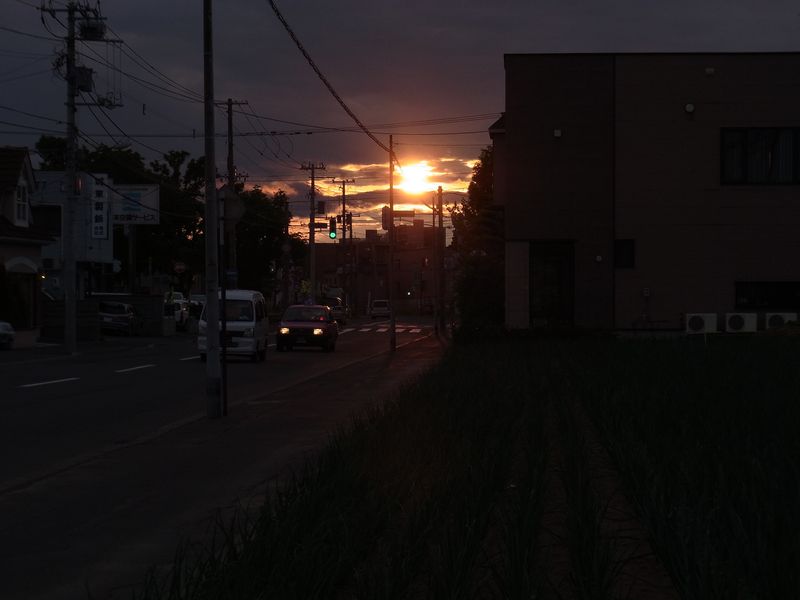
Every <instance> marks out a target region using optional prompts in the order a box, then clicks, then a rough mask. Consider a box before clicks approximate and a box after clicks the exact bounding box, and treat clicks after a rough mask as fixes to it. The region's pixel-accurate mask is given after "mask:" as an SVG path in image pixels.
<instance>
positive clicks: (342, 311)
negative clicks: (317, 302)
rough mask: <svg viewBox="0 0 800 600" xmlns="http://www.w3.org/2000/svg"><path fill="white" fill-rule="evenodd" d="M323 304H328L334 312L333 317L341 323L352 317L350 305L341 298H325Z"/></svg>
mask: <svg viewBox="0 0 800 600" xmlns="http://www.w3.org/2000/svg"><path fill="white" fill-rule="evenodd" d="M323 304H325V305H327V306H328V307H329V308H330V309H331V312H332V313H333V318H334V319H336V322H337V323H339V324H340V325H344V324H346V323H347V319H349V318H350V307H348V306H347V305H346V304H345V303H344V302H342V299H341V298H325V299H324V302H323Z"/></svg>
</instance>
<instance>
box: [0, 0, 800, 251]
mask: <svg viewBox="0 0 800 600" xmlns="http://www.w3.org/2000/svg"><path fill="white" fill-rule="evenodd" d="M45 4H46V5H47V6H48V7H50V6H52V7H53V8H63V6H64V2H63V0H53V1H52V2H50V0H47V2H46V3H45ZM277 5H278V7H279V9H280V10H281V12H282V13H283V16H284V17H285V19H286V20H287V22H288V23H289V25H290V27H291V28H292V29H293V31H294V33H295V34H296V36H297V37H298V39H299V40H300V41H301V43H302V45H303V47H304V48H305V49H306V51H307V52H308V53H309V55H310V56H311V58H312V60H313V61H314V63H315V64H316V66H317V67H318V69H319V70H320V71H321V72H322V73H323V75H324V76H325V78H326V79H327V80H328V81H329V82H330V84H331V85H332V86H333V88H334V89H335V91H336V93H337V94H338V95H339V96H340V97H341V98H342V99H343V100H344V102H345V103H346V104H347V106H348V107H349V108H350V110H351V111H352V112H353V113H355V114H356V116H357V117H358V118H359V119H360V120H361V122H362V123H364V124H366V125H367V126H368V127H369V129H370V130H371V131H372V132H373V133H374V135H375V136H376V137H377V138H378V139H379V140H381V141H382V143H383V144H384V145H388V139H389V134H392V135H393V137H394V143H395V152H396V154H397V157H398V159H399V162H400V171H399V172H398V174H397V177H396V181H395V185H396V189H397V195H396V198H395V200H396V203H397V204H398V205H400V208H410V207H415V208H416V209H417V210H419V211H420V212H424V211H426V210H427V209H426V208H425V206H424V205H425V204H426V203H429V202H430V200H431V195H432V193H433V191H434V190H435V189H436V187H437V186H438V185H441V186H442V187H443V188H444V190H445V191H446V192H447V194H446V195H445V202H446V203H450V204H452V203H454V202H457V201H458V199H459V197H460V196H459V193H460V194H463V193H464V192H465V191H466V187H467V184H468V182H469V178H470V173H471V168H472V166H473V165H474V161H475V160H476V159H477V158H478V156H479V154H480V150H481V148H482V147H485V146H486V145H488V144H489V142H490V140H489V136H488V133H487V129H488V127H489V125H491V123H492V122H493V121H494V120H496V119H497V118H498V117H499V116H500V113H501V112H502V111H503V109H504V70H503V55H504V53H526V52H661V51H690V52H693V51H712V52H718V51H789V50H797V49H798V47H800V17H799V16H798V12H799V11H800V9H798V8H797V6H796V5H795V4H794V3H791V2H789V1H788V0H772V1H770V2H768V3H764V2H760V1H757V0H740V1H738V2H736V3H731V2H723V1H722V0H713V1H711V0H697V1H689V0H676V1H674V2H669V3H657V2H642V1H641V0H610V1H609V2H604V3H597V2H592V1H590V0H570V1H566V2H565V1H563V0H542V1H537V2H533V1H531V0H501V1H500V2H494V3H487V2H476V1H471V0H470V1H467V2H456V1H455V0H441V1H437V2H430V1H429V0H425V1H422V0H406V1H404V2H394V1H389V0H342V1H339V2H325V1H323V0H293V1H292V2H288V1H287V0H277ZM3 6H4V8H5V9H6V10H5V11H4V18H3V23H2V25H0V83H2V86H3V87H2V89H3V94H2V99H1V100H0V121H2V123H0V144H11V145H28V146H30V147H32V146H33V144H34V143H35V141H36V139H38V135H39V134H41V133H50V134H58V133H60V132H63V131H64V124H63V121H64V120H65V108H64V100H65V95H66V93H65V84H64V82H63V80H61V79H59V78H58V77H57V76H55V75H54V74H53V71H52V66H51V63H52V62H53V58H54V53H55V52H56V51H57V50H58V49H59V48H60V47H61V45H62V44H61V42H60V38H62V37H63V36H64V31H65V30H64V24H65V22H66V21H65V18H66V17H65V15H64V13H54V14H52V15H51V14H44V15H43V14H41V13H40V11H39V10H38V8H37V7H38V6H39V2H38V0H3ZM201 7H202V2H200V1H199V0H176V1H171V2H156V1H155V0H139V1H137V2H130V1H128V0H106V1H104V2H103V3H102V4H101V8H102V14H103V16H104V17H106V18H107V21H106V22H107V24H108V26H109V37H110V38H114V39H117V40H121V41H122V42H124V43H122V44H104V43H85V44H79V47H78V50H79V52H80V54H81V63H82V64H84V65H85V66H88V67H91V68H92V69H94V71H95V74H94V80H95V92H96V94H97V95H98V96H102V97H105V98H113V99H115V100H117V101H121V103H122V104H123V106H121V107H118V108H114V109H113V110H108V109H102V108H97V107H95V108H93V109H91V110H90V109H88V108H86V107H83V108H81V109H80V111H79V115H78V126H79V128H80V130H81V132H82V134H83V135H85V136H86V137H85V138H84V141H83V143H85V144H87V143H88V144H91V143H101V142H102V143H106V144H109V145H113V144H121V145H124V144H129V145H130V148H132V149H133V150H136V151H137V152H140V153H141V154H143V155H144V156H145V157H146V159H147V160H148V161H149V160H152V159H154V158H157V157H158V156H159V155H160V154H161V153H163V152H166V151H168V150H174V149H185V150H188V151H189V152H190V153H191V154H192V156H200V155H202V153H203V140H202V135H203V105H202V93H203V54H202V10H201ZM214 44H215V47H214V53H215V63H214V64H215V77H214V80H215V97H216V98H217V99H218V100H219V101H225V100H226V99H227V98H233V99H234V100H237V101H246V102H247V105H244V106H240V107H237V108H236V110H235V114H234V131H235V135H236V138H235V140H236V141H235V162H236V164H237V167H238V168H239V169H240V170H241V171H243V172H245V173H247V175H248V178H247V185H248V186H251V185H260V186H262V188H263V189H265V190H269V191H272V190H276V189H283V190H285V191H286V192H287V194H289V196H290V201H291V208H292V211H293V213H294V214H295V215H296V216H297V218H296V219H295V225H296V227H297V230H298V231H307V227H306V226H304V224H305V223H307V219H308V206H309V202H308V192H309V182H308V175H309V173H308V171H303V170H301V169H300V166H301V165H302V164H304V163H309V162H314V163H320V162H321V163H324V164H325V166H326V169H325V170H324V171H320V172H319V173H318V179H317V189H318V193H319V194H320V198H321V199H326V200H327V202H328V206H327V208H328V211H329V212H330V213H331V214H332V213H333V212H334V211H337V210H340V209H341V204H340V202H341V190H340V188H339V186H338V185H336V184H333V183H331V180H332V179H334V178H336V179H355V180H356V181H355V183H354V184H348V185H347V202H348V206H350V207H352V211H353V213H354V214H355V215H357V216H356V218H355V219H354V223H355V230H356V236H358V237H361V236H363V231H364V229H368V228H376V227H379V225H380V223H379V221H380V207H381V206H383V205H384V204H385V203H386V202H387V185H388V162H387V161H388V156H387V154H386V152H385V151H384V150H382V149H381V148H380V147H379V146H378V145H377V144H376V143H375V142H374V141H373V140H371V139H370V138H369V137H367V136H366V135H365V134H364V133H363V132H361V131H360V130H359V129H358V127H357V126H356V125H355V123H354V122H353V120H352V119H351V118H350V117H349V116H348V115H347V114H346V113H345V111H344V110H343V109H342V107H341V106H340V105H339V103H338V102H337V101H336V100H335V99H334V97H333V95H332V94H331V93H330V92H329V90H328V89H326V87H325V86H324V85H323V83H322V82H321V81H320V78H319V77H318V76H317V74H316V73H315V72H314V70H313V69H312V68H311V66H310V65H309V63H308V62H307V61H306V59H305V58H304V57H303V55H302V54H301V53H300V51H299V50H298V49H297V47H296V46H295V44H294V42H293V41H292V40H291V38H290V37H289V35H288V33H287V31H286V30H285V29H284V27H283V26H282V25H281V23H280V22H279V21H278V19H277V18H276V16H275V14H274V13H273V11H272V9H271V7H270V4H269V2H268V1H266V0H225V2H221V1H219V0H217V1H216V2H215V3H214ZM542 93H546V90H543V92H542ZM87 99H90V98H88V97H87ZM215 118H216V129H217V131H218V133H219V134H223V133H224V132H225V127H226V117H225V114H224V110H223V109H220V110H219V111H218V112H217V113H216V117H215ZM87 140H88V141H87ZM216 164H217V168H218V170H219V171H220V172H222V171H224V170H225V164H226V145H225V140H224V138H222V137H220V138H219V141H218V144H217V150H216ZM429 218H430V217H429V215H428V216H427V219H428V220H429ZM320 237H322V236H320Z"/></svg>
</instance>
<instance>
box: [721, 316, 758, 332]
mask: <svg viewBox="0 0 800 600" xmlns="http://www.w3.org/2000/svg"><path fill="white" fill-rule="evenodd" d="M725 331H727V332H728V333H752V332H755V331H758V315H757V314H756V313H725Z"/></svg>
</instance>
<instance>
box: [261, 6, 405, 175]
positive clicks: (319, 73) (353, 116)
mask: <svg viewBox="0 0 800 600" xmlns="http://www.w3.org/2000/svg"><path fill="white" fill-rule="evenodd" d="M267 1H268V2H269V5H270V6H271V7H272V11H273V12H274V13H275V16H277V17H278V20H279V21H280V22H281V24H282V25H283V28H284V29H286V32H287V33H288V34H289V37H291V38H292V41H294V43H295V45H296V46H297V49H298V50H300V52H301V53H302V55H303V56H304V57H305V59H306V62H308V64H309V66H310V67H311V68H312V69H313V70H314V72H315V73H316V74H317V77H319V79H320V81H322V83H323V84H324V85H325V87H326V88H328V91H329V92H330V93H331V95H332V96H333V97H334V98H335V99H336V101H337V102H338V103H339V106H341V107H342V108H343V109H344V111H345V112H346V113H347V114H348V115H349V116H350V118H351V119H353V121H354V122H355V124H356V125H358V127H359V129H361V131H363V132H364V133H365V134H367V136H368V137H369V138H370V139H371V140H372V141H373V142H375V143H376V144H377V145H378V147H380V148H381V149H383V150H384V151H385V152H389V154H390V155H391V157H392V158H393V159H394V160H395V161H397V157H396V156H394V152H392V151H391V150H390V149H389V147H388V146H386V145H385V144H384V143H383V142H382V141H380V140H379V139H378V138H377V137H375V134H373V133H372V132H371V131H370V130H369V129H368V128H367V127H366V125H364V124H363V123H362V122H361V120H360V119H359V118H358V117H357V116H356V114H355V113H354V112H353V111H352V110H350V107H349V106H347V104H346V103H345V101H344V100H342V97H341V96H340V95H339V94H338V93H337V92H336V90H335V89H334V88H333V86H332V85H331V83H330V82H329V81H328V79H327V77H325V75H323V73H322V71H320V69H319V67H317V65H316V63H315V62H314V60H313V59H312V58H311V55H309V53H308V52H307V51H306V49H305V48H304V47H303V44H302V43H300V40H299V38H298V37H297V35H295V33H294V31H292V28H291V27H290V26H289V23H288V22H287V21H286V19H285V18H284V16H283V15H282V14H281V11H280V10H278V7H277V5H276V4H275V0H267Z"/></svg>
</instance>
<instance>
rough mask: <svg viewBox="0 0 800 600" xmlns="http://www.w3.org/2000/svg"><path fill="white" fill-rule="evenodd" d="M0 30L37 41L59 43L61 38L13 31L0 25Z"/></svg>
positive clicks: (17, 30)
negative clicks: (55, 41)
mask: <svg viewBox="0 0 800 600" xmlns="http://www.w3.org/2000/svg"><path fill="white" fill-rule="evenodd" d="M0 30H2V31H8V32H9V33H16V34H17V35H23V36H25V37H29V38H33V39H37V40H46V41H48V42H52V41H54V40H58V41H61V38H59V37H56V36H53V37H47V36H45V35H36V34H35V33H28V32H27V31H20V30H19V29H14V28H12V27H5V26H4V25H0Z"/></svg>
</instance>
